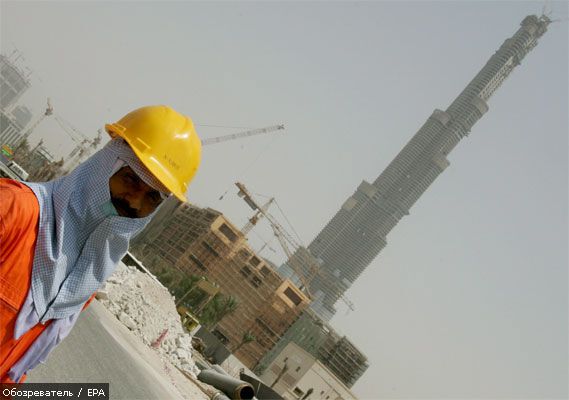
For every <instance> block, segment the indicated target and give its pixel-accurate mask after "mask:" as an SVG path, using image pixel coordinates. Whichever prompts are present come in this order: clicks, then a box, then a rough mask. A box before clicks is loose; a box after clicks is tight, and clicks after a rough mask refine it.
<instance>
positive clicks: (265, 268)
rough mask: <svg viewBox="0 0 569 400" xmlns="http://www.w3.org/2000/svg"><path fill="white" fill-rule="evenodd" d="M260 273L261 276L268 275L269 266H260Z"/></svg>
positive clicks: (269, 272)
mask: <svg viewBox="0 0 569 400" xmlns="http://www.w3.org/2000/svg"><path fill="white" fill-rule="evenodd" d="M261 274H263V276H265V277H266V276H268V275H270V274H271V270H270V269H269V268H267V267H266V266H264V265H263V266H262V267H261Z"/></svg>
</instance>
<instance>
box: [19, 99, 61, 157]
mask: <svg viewBox="0 0 569 400" xmlns="http://www.w3.org/2000/svg"><path fill="white" fill-rule="evenodd" d="M52 114H53V106H52V105H51V99H49V98H48V99H47V107H46V109H45V112H44V113H43V114H42V115H41V116H40V117H39V118H38V119H37V120H36V122H34V123H33V124H32V126H30V127H29V128H28V130H27V131H26V132H24V133H23V134H22V140H20V143H19V144H18V146H17V147H16V149H15V150H14V151H17V150H18V149H19V148H20V147H21V146H22V145H23V144H24V141H25V140H26V139H27V138H28V137H29V136H30V135H31V134H32V132H33V131H34V129H36V128H37V126H38V125H39V124H40V122H42V121H43V120H44V118H45V117H49V116H50V115H52Z"/></svg>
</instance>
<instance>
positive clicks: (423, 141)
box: [283, 15, 551, 321]
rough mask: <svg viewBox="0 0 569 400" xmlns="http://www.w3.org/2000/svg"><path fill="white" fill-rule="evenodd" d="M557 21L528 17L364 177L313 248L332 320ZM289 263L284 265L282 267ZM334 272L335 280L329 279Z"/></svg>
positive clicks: (319, 293) (317, 304)
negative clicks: (374, 174)
mask: <svg viewBox="0 0 569 400" xmlns="http://www.w3.org/2000/svg"><path fill="white" fill-rule="evenodd" d="M550 23H551V20H550V19H549V18H547V17H546V16H544V15H542V16H540V17H538V16H535V15H530V16H527V17H525V18H524V20H523V21H522V23H521V27H520V29H518V31H517V32H516V33H515V34H514V36H512V37H511V38H509V39H506V41H505V42H504V43H503V44H502V46H500V48H499V49H498V51H496V53H494V55H493V56H492V57H490V59H489V60H488V62H487V63H486V65H485V66H484V67H483V68H482V69H481V70H480V72H479V73H478V74H477V75H476V76H475V77H474V79H473V80H472V81H471V82H470V83H469V84H468V85H467V86H466V88H465V89H464V90H463V91H462V93H460V94H459V96H458V97H457V98H456V99H455V100H454V101H453V102H452V104H451V105H450V106H449V107H448V108H447V110H446V111H441V110H438V109H436V110H435V111H434V112H433V114H432V115H431V116H430V117H429V119H427V121H426V122H425V123H424V125H423V126H422V127H421V128H420V129H419V131H418V132H417V133H416V134H415V136H413V138H412V139H411V140H410V141H409V142H408V143H407V145H405V147H404V148H403V149H402V150H401V151H400V152H399V154H398V155H397V156H396V157H395V159H394V160H393V161H392V162H391V163H390V164H389V165H388V166H387V168H386V169H385V170H384V171H383V172H382V173H381V175H379V177H378V178H377V179H376V180H375V181H374V182H373V183H369V182H367V181H365V180H364V181H362V183H361V184H360V185H359V187H358V188H357V190H356V191H355V193H354V194H353V195H352V196H351V197H349V198H348V199H347V200H346V201H345V202H344V204H343V205H342V207H341V208H340V210H339V211H338V212H337V213H336V215H335V216H334V217H333V218H332V219H331V220H330V221H329V222H328V223H327V224H326V226H325V227H324V229H322V231H321V232H320V233H319V234H318V235H317V236H316V238H315V239H314V240H313V241H312V243H310V245H309V246H308V250H310V253H311V254H312V255H313V256H314V257H315V258H316V259H317V260H318V261H319V263H320V265H321V268H322V269H324V270H325V271H324V272H325V275H326V276H327V279H325V280H324V279H321V278H320V276H316V277H315V278H314V279H313V280H312V282H311V283H310V292H311V293H312V295H313V297H314V300H313V303H312V306H311V307H312V308H313V310H314V311H315V312H316V313H317V314H318V315H319V316H320V317H321V318H322V319H324V320H326V321H328V320H330V318H332V316H333V315H334V313H335V308H334V304H335V303H336V301H337V300H338V299H339V298H340V297H341V296H342V295H343V294H344V292H345V291H346V290H347V289H348V288H349V287H350V286H351V284H352V283H353V282H354V281H355V280H356V279H357V278H358V276H360V274H361V273H362V272H363V270H364V269H365V268H366V267H367V266H368V265H369V264H370V263H371V262H372V260H373V259H374V258H375V257H376V256H377V255H378V254H379V252H380V251H381V250H382V249H383V248H384V247H385V246H386V245H387V239H386V238H387V235H388V234H389V232H391V230H392V229H393V228H394V227H395V226H396V225H397V223H398V222H399V221H400V220H401V219H402V218H403V217H404V216H405V215H408V214H409V209H410V208H411V206H413V204H415V202H416V201H417V200H418V199H419V197H421V195H422V194H423V193H424V192H425V191H426V190H427V188H428V187H429V186H430V185H431V183H433V181H434V180H435V179H436V178H437V176H439V174H440V173H441V172H443V171H444V170H445V168H446V167H448V165H449V162H448V160H447V158H446V156H447V155H448V154H449V153H450V152H451V151H452V149H454V147H455V146H456V145H457V144H458V142H459V141H460V140H461V139H462V138H463V137H465V136H467V135H468V134H469V133H470V130H471V129H472V127H473V126H474V124H475V123H476V122H477V121H478V120H479V119H480V118H481V117H482V115H484V114H485V113H486V111H488V105H487V104H486V102H487V101H488V99H489V98H490V96H492V94H493V93H494V91H495V90H496V89H498V87H500V85H501V84H502V82H503V81H504V80H505V79H506V78H507V77H508V75H510V73H511V72H512V70H513V69H514V68H515V67H516V66H517V65H519V64H520V62H521V60H522V59H523V58H524V57H525V56H526V54H527V53H528V52H529V51H530V50H532V49H533V48H534V47H535V46H536V45H537V40H538V39H539V38H540V37H541V36H542V35H543V34H544V33H545V32H546V31H547V26H548V25H549V24H550ZM286 268H287V266H286V265H284V266H283V269H286ZM330 277H332V280H333V282H332V284H330Z"/></svg>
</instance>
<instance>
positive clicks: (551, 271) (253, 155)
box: [0, 1, 569, 399]
mask: <svg viewBox="0 0 569 400" xmlns="http://www.w3.org/2000/svg"><path fill="white" fill-rule="evenodd" d="M542 6H543V2H458V1H457V2H426V1H425V2H397V3H396V2H358V3H357V2H338V3H330V2H325V3H308V2H296V3H291V2H272V3H257V2H248V3H241V2H231V3H198V2H175V3H167V2H144V3H137V2H90V3H86V2H78V3H71V2H9V1H2V2H1V3H0V14H1V15H0V22H1V26H0V33H1V42H0V44H1V50H2V52H3V53H10V52H11V51H12V50H13V49H14V48H17V49H18V50H20V51H21V52H22V53H23V55H24V58H25V60H23V62H22V63H23V65H26V66H27V67H29V68H30V69H31V70H32V71H33V73H32V78H31V79H32V84H33V86H32V88H31V89H30V90H29V91H28V93H27V94H26V95H25V97H24V98H23V99H22V103H23V104H25V105H28V106H29V107H30V108H31V109H32V110H33V111H34V113H35V117H37V116H39V115H40V113H41V112H43V109H44V103H45V99H46V98H47V97H51V99H52V102H53V104H54V107H55V111H56V113H58V114H59V115H61V116H62V117H63V118H64V119H66V120H67V121H69V122H70V123H72V124H73V125H74V126H75V127H77V128H78V129H79V130H81V131H82V132H84V133H85V134H86V135H88V136H91V137H94V136H95V134H96V131H97V129H99V128H100V127H102V126H103V124H104V123H106V122H109V121H112V120H115V119H118V118H120V117H121V116H122V115H123V114H124V113H126V112H128V111H130V110H131V109H133V108H136V107H139V106H142V105H146V104H158V103H165V104H170V105H172V106H173V107H174V108H176V109H178V110H179V111H182V112H184V113H187V114H188V115H190V116H191V117H192V118H193V119H194V121H195V123H196V124H198V125H207V124H209V125H226V126H235V127H251V128H258V127H264V126H269V125H274V124H277V123H284V124H285V125H286V131H285V133H284V134H274V135H267V136H262V137H257V138H250V139H246V140H242V141H239V142H237V141H234V142H228V143H225V144H220V145H217V146H212V147H208V148H206V149H205V151H204V158H203V160H204V161H203V164H202V167H201V170H200V172H199V173H198V177H197V178H196V180H195V183H194V184H193V186H192V189H191V193H190V195H191V198H192V199H193V201H194V202H195V203H197V204H198V205H200V206H209V207H212V208H217V209H219V210H221V211H223V212H224V213H226V215H227V216H228V217H229V218H230V219H231V220H232V221H234V222H235V223H236V225H238V226H241V225H243V224H244V223H245V221H246V218H247V216H249V215H250V213H249V211H250V209H249V208H248V207H247V206H246V205H245V204H244V203H243V202H242V200H240V199H239V198H238V197H237V196H236V195H235V194H236V190H235V189H234V187H233V182H235V181H236V180H241V181H242V182H244V183H245V184H246V185H247V186H248V187H249V188H250V189H251V191H252V192H255V193H261V194H263V195H267V196H275V197H276V198H277V200H278V202H279V204H280V206H281V208H282V209H283V210H284V211H285V213H286V215H287V217H288V218H289V220H290V221H291V222H292V223H293V225H294V227H295V229H296V231H297V232H298V233H299V234H300V236H301V237H302V239H303V241H304V242H305V243H309V242H310V240H311V239H312V238H313V237H314V236H315V235H316V234H317V233H318V231H319V230H320V229H322V227H323V226H324V224H325V223H326V222H327V221H328V220H329V219H330V218H331V217H332V216H333V215H334V213H335V212H336V211H337V210H338V209H339V207H340V205H341V204H342V203H343V201H344V200H345V199H346V198H347V197H348V196H350V195H351V194H352V193H353V192H354V191H355V189H356V187H357V186H358V184H359V183H360V182H361V180H362V179H366V180H368V181H373V180H374V179H375V177H376V176H377V175H379V173H380V172H381V171H382V170H383V169H384V168H385V167H386V166H387V164H388V163H389V162H390V161H391V160H392V159H393V157H395V155H396V154H397V153H398V152H399V150H400V149H401V148H402V147H403V145H404V144H405V143H406V142H407V141H408V140H409V139H410V138H411V137H412V136H413V135H414V134H415V132H416V131H417V130H418V128H419V127H420V126H421V125H422V124H423V123H424V121H425V120H426V118H428V116H429V115H430V114H431V112H432V111H433V110H434V109H435V108H441V109H445V108H446V107H447V106H448V105H449V104H450V103H451V101H452V100H453V99H454V98H455V97H456V96H457V95H458V94H459V92H460V91H461V90H462V89H463V88H464V86H466V84H467V83H468V82H469V81H470V80H471V79H472V78H473V77H474V75H475V74H476V73H477V72H478V70H479V69H480V68H481V67H482V66H483V65H484V63H485V62H486V61H487V59H488V58H489V57H490V56H491V55H492V54H493V53H494V51H496V50H497V49H498V47H499V46H500V45H501V44H502V42H503V41H504V40H505V39H506V38H508V37H510V36H511V35H512V34H513V33H514V32H515V31H516V30H517V29H518V27H519V23H520V22H521V20H522V19H523V18H524V17H525V16H526V15H529V14H539V13H540V12H541V8H542ZM549 6H550V7H551V8H552V9H553V12H554V14H553V17H554V18H555V17H558V18H566V17H567V14H568V10H567V8H568V7H567V3H566V2H549ZM568 87H569V83H568V23H567V22H561V23H556V24H553V25H551V26H550V29H549V32H547V33H546V34H545V35H544V37H543V38H542V39H541V41H540V44H539V45H538V46H537V48H536V49H534V50H533V51H532V52H531V53H530V54H529V55H528V56H527V57H526V58H525V60H524V61H523V62H522V65H521V66H519V67H518V68H517V69H516V70H515V71H514V72H513V74H512V75H511V76H510V78H509V79H508V80H506V82H505V84H504V85H503V86H502V87H501V88H500V89H499V90H498V91H497V92H496V93H495V95H494V96H493V98H492V99H491V100H490V102H489V106H490V110H489V112H488V113H487V114H486V115H485V116H484V117H483V118H482V120H481V121H480V122H479V123H478V124H477V125H476V126H475V127H474V129H473V130H472V133H471V135H470V136H469V137H468V138H467V139H465V140H463V142H462V143H460V144H459V145H458V146H457V148H456V149H455V150H454V152H453V153H451V155H450V157H449V159H450V161H451V166H450V167H449V168H448V169H447V170H446V171H445V172H444V173H443V174H442V175H441V176H440V177H439V179H438V180H437V181H436V182H435V183H434V184H433V185H432V186H431V188H429V190H428V191H427V192H426V193H425V195H424V196H423V197H422V198H421V199H420V200H419V201H418V202H417V204H416V205H415V206H414V207H413V208H412V209H411V215H410V216H408V217H407V218H405V219H404V220H403V221H402V222H401V223H400V224H399V225H398V226H397V227H396V228H395V229H394V231H393V232H392V234H391V235H390V236H389V237H388V242H389V245H388V246H387V248H386V249H385V250H384V251H383V252H382V253H381V254H380V256H379V257H378V258H377V259H376V260H375V261H374V262H373V263H372V264H371V265H370V266H369V267H368V269H367V270H366V272H365V273H364V274H363V275H362V276H361V278H360V279H359V280H358V281H357V282H356V283H355V284H354V286H353V287H352V289H351V290H350V291H349V292H348V296H349V298H350V299H351V300H352V301H353V302H354V303H355V305H356V311H355V312H350V313H348V314H346V313H345V308H343V307H340V309H341V310H340V312H339V313H338V315H337V316H336V317H335V318H334V319H333V320H332V324H333V326H334V327H335V328H336V329H338V330H339V331H340V332H343V333H344V334H347V335H348V337H349V338H350V339H351V340H352V341H353V342H354V343H355V344H356V345H357V346H358V347H359V348H360V349H361V350H362V351H363V352H364V353H365V354H366V355H367V356H368V357H369V359H370V363H371V367H370V368H369V370H368V371H367V373H366V374H365V375H364V376H363V377H362V378H361V379H360V380H359V382H358V383H357V384H356V385H355V387H354V391H355V393H356V394H357V395H359V396H360V397H361V398H363V399H372V398H373V399H376V398H377V399H379V398H382V399H386V398H539V399H543V398H562V397H563V398H565V397H567V396H568V389H567V387H568V381H567V377H568V375H569V371H568V361H567V360H568V345H567V343H568V296H567V293H568V291H567V289H568V274H567V266H568V253H567V247H568V245H567V243H568V234H567V226H568V225H567V223H568V212H567V209H568V174H567V171H568V150H567V149H568V143H567V137H568V130H569V129H568V109H569V104H568ZM240 130H241V129H220V128H209V127H203V126H202V127H200V128H199V132H200V134H201V136H202V137H204V138H205V137H213V136H220V135H224V134H229V133H235V132H238V131H240ZM40 137H44V138H45V141H46V143H47V145H48V147H49V148H50V149H51V150H52V151H53V152H54V153H55V154H56V155H58V156H61V155H64V154H67V153H68V152H69V151H70V150H71V149H72V148H73V144H72V143H70V141H69V139H68V138H67V137H66V136H65V135H64V134H63V132H62V130H61V129H60V128H59V126H58V125H57V124H56V123H55V121H53V120H50V119H46V120H45V121H44V122H42V123H41V124H40V125H39V126H38V128H37V129H36V131H35V132H34V134H33V135H32V137H31V141H32V143H35V142H37V141H39V138H40ZM226 190H229V192H228V194H227V195H226V196H225V197H224V199H223V200H222V201H219V200H218V197H219V196H220V195H221V194H222V193H224V192H225V191H226ZM259 199H260V200H264V198H263V197H259ZM272 212H273V214H274V215H275V216H277V217H278V218H281V220H283V219H282V217H281V216H280V213H279V212H278V210H277V209H273V211H272ZM283 222H284V220H283ZM257 235H258V236H257ZM259 237H263V238H264V239H265V240H268V241H270V240H271V235H270V233H269V231H268V229H267V228H266V227H263V226H259V227H258V228H257V232H256V233H255V234H253V235H252V237H251V243H252V244H253V246H254V247H257V248H259V247H260V245H262V241H261V240H260V239H259ZM271 246H272V247H274V248H276V247H278V245H277V242H276V241H274V240H273V241H272V242H271ZM263 255H265V256H267V257H269V258H271V259H273V260H274V261H275V262H277V263H280V262H282V253H281V252H279V253H278V254H273V253H271V252H270V251H268V252H265V253H263Z"/></svg>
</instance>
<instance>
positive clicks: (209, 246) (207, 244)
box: [202, 241, 219, 257]
mask: <svg viewBox="0 0 569 400" xmlns="http://www.w3.org/2000/svg"><path fill="white" fill-rule="evenodd" d="M202 246H203V247H205V248H206V249H207V250H208V251H209V252H210V253H211V254H213V255H214V256H216V257H219V253H218V252H217V251H215V249H214V248H213V246H212V245H211V244H209V243H208V242H205V241H204V242H202Z"/></svg>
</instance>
